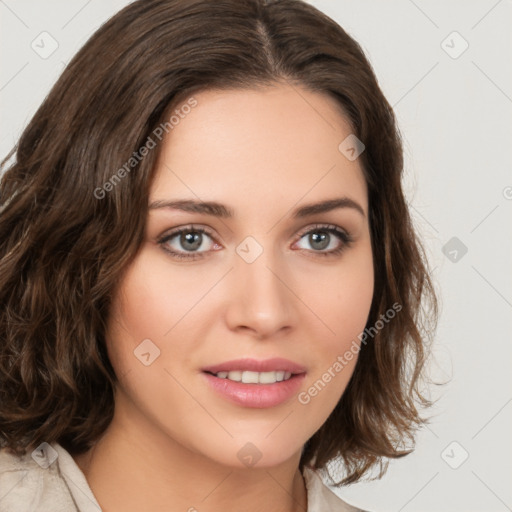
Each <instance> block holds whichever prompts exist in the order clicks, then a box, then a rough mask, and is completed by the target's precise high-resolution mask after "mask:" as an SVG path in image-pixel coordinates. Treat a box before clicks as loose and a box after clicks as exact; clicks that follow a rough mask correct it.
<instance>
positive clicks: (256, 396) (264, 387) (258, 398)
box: [203, 372, 306, 409]
mask: <svg viewBox="0 0 512 512" xmlns="http://www.w3.org/2000/svg"><path fill="white" fill-rule="evenodd" d="M203 375H204V376H205V377H206V380H207V381H208V384H209V385H210V386H211V387H212V388H213V389H214V390H215V391H216V392H217V393H219V394H221V395H222V396H223V397H224V398H227V399H228V400H230V401H231V402H234V403H235V404H238V405H242V406H244V407H253V408H256V409H264V408H266V407H275V406H277V405H280V404H282V403H284V402H286V401H287V400H289V399H290V398H292V397H293V396H294V395H295V394H296V393H297V392H298V391H299V389H300V387H301V385H302V382H303V381H304V377H305V376H306V374H305V373H299V374H296V375H292V376H291V377H290V378H289V379H288V380H283V381H281V382H275V383H274V384H244V383H243V382H235V381H233V380H229V379H220V378H219V377H216V376H215V375H212V374H210V373H206V372H203Z"/></svg>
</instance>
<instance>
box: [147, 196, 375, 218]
mask: <svg viewBox="0 0 512 512" xmlns="http://www.w3.org/2000/svg"><path fill="white" fill-rule="evenodd" d="M161 208H165V209H173V210H180V211H183V212H190V213H203V214H205V215H212V216H213V217H220V218H224V219H227V218H232V217H234V215H235V214H234V211H233V210H232V209H231V208H229V207H228V206H226V205H224V204H221V203H217V202H215V201H196V200H193V199H181V200H176V201H167V200H158V201H153V202H152V203H150V205H149V209H150V210H158V209H161ZM338 208H351V209H354V210H356V211H358V212H359V213H360V214H361V215H362V216H363V217H365V216H366V215H365V213H364V210H363V208H362V206H361V205H360V204H359V203H357V202H356V201H354V200H353V199H350V198H349V197H339V198H334V199H327V200H325V201H320V202H318V203H310V204H306V205H304V206H301V207H299V208H296V209H295V210H293V212H292V217H293V218H296V219H300V218H303V217H309V216H311V215H317V214H319V213H326V212H330V211H332V210H336V209H338Z"/></svg>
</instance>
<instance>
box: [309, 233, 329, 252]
mask: <svg viewBox="0 0 512 512" xmlns="http://www.w3.org/2000/svg"><path fill="white" fill-rule="evenodd" d="M319 233H320V235H319ZM310 237H311V240H312V243H311V245H312V247H314V248H315V249H325V248H326V247H327V246H328V245H329V241H328V239H327V233H325V232H324V231H319V232H318V233H313V234H312V235H310ZM315 244H319V245H316V246H315Z"/></svg>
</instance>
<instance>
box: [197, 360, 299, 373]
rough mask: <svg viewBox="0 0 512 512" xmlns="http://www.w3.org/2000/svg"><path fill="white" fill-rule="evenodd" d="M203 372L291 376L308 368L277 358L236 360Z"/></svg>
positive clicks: (210, 367)
mask: <svg viewBox="0 0 512 512" xmlns="http://www.w3.org/2000/svg"><path fill="white" fill-rule="evenodd" d="M202 371H203V372H206V373H212V374H214V375H215V374H217V373H219V372H233V371H241V372H244V371H249V372H258V373H262V372H278V371H284V372H290V373H291V374H299V373H305V372H306V368H305V367H304V366H302V365H300V364H298V363H295V362H293V361H290V360H288V359H283V358H280V357H275V358H272V359H266V360H262V361H258V360H256V359H248V358H245V359H234V360H232V361H225V362H224V363H220V364H216V365H212V366H206V367H204V368H202Z"/></svg>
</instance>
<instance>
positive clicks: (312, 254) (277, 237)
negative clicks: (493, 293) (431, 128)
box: [0, 0, 436, 512]
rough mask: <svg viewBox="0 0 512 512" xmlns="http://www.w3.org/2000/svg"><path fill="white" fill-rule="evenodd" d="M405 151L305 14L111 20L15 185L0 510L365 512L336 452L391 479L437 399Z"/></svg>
mask: <svg viewBox="0 0 512 512" xmlns="http://www.w3.org/2000/svg"><path fill="white" fill-rule="evenodd" d="M11 156H12V155H11ZM7 160H8V159H6V160H5V161H4V167H7ZM402 163H403V162H402V148H401V141H400V137H399V133H398V130H397V127H396V124H395V118H394V115H393V112H392V109H391V107H390V106H389V104H388V102H387V101H386V99H385V98H384V96H383V94H382V92H381V91H380V89H379V87H378V84H377V81H376V78H375V76H374V74H373V71H372V69H371V67H370V65H369V63H368V61H367V60H366V58H365V56H364V54H363V52H362V51H361V49H360V47H359V46H358V44H357V43H356V42H355V41H354V40H353V39H351V38H350V37H349V36H348V35H347V34H346V33H345V32H344V31H343V29H342V28H341V27H339V25H337V24H336V23H335V22H334V21H332V20H331V19H330V18H328V17H327V16H325V15H324V14H322V13H320V12H319V11H318V10H316V9H315V8H313V7H312V6H310V5H308V4H306V3H303V2H301V1H299V0H283V1H278V2H264V1H263V0H243V1H240V0H225V1H222V2H217V1H213V0H209V1H205V0H192V1H187V2H184V1H179V0H143V1H142V0H139V1H136V2H134V3H132V4H130V5H129V6H128V7H126V8H125V9H123V10H122V11H121V12H119V13H118V14H117V15H116V16H114V17H113V18H112V19H111V20H109V21H108V22H107V23H106V24H105V25H103V26H102V27H101V28H100V29H99V30H98V31H97V32H96V33H95V34H94V35H93V36H92V37H91V39H90V40H89V41H88V42H87V44H86V45H85V46H84V47H83V48H82V49H81V50H80V51H79V53H78V54H77V55H76V57H75V58H74V59H73V61H72V62H71V63H70V64H69V66H68V67H67V68H66V70H65V71H64V73H63V75H62V76H61V77H60V79H59V80H58V81H57V83H56V85H55V86H54V88H53V89H52V91H51V92H50V94H49V96H48V97H47V98H46V100H45V101H44V103H43V104H42V106H41V107H40V109H39V110H38V112H37V113H36V115H35V116H34V118H33V119H32V121H31V122H30V124H29V125H28V127H27V128H26V130H25V132H24V133H23V134H22V137H21V139H20V141H19V144H18V146H17V148H16V152H15V161H14V163H12V164H11V165H10V167H9V168H6V170H5V172H4V174H3V176H2V181H1V188H0V191H1V208H2V209H1V216H0V240H1V242H0V244H1V245H0V300H1V305H2V308H1V312H0V333H1V342H0V376H1V379H0V398H1V400H0V404H1V405H0V442H1V444H0V446H2V447H3V449H2V451H1V452H0V453H1V456H0V484H1V485H0V488H1V489H2V491H3V494H0V510H2V511H3V510H5V511H11V510H22V509H23V507H25V508H27V507H28V508H30V507H32V508H31V509H33V510H41V511H44V510H52V511H56V510H66V511H67V510H80V511H92V510H95V511H97V510H104V511H116V510H123V512H127V511H131V510H134V511H135V510H137V511H140V510H151V511H160V510H162V511H163V510H166V511H168V510H173V511H174V510H189V511H194V510H198V511H217V510H226V509H232V510H245V511H251V510H254V511H256V510H269V511H272V510H276V511H292V510H304V511H308V512H313V511H315V512H320V511H322V512H324V511H328V510H356V509H355V508H353V507H352V506H350V505H349V504H347V503H345V502H344V501H342V500H341V499H340V498H338V497H337V496H336V495H335V494H334V493H333V492H332V491H331V490H329V488H328V487H327V486H326V485H325V484H323V482H322V480H321V479H320V477H321V476H322V475H324V476H325V470H327V469H328V468H327V465H328V464H331V463H333V462H334V461H341V462H342V466H341V471H342V478H341V479H340V480H339V481H338V482H335V483H336V484H337V485H343V484H347V483H352V482H356V481H357V480H359V479H361V478H362V477H363V476H364V475H367V474H368V473H369V472H370V471H371V470H372V469H374V468H377V469H378V470H380V475H382V474H383V472H384V470H385V467H386V465H385V461H386V459H388V458H395V457H401V456H403V455H406V454H407V453H409V452H410V451H411V450H412V442H413V439H414V437H413V434H414V431H415V429H416V428H418V427H419V426H420V425H421V424H422V423H423V422H424V420H423V419H422V417H421V416H420V414H419V412H418V410H417V408H416V404H417V403H418V401H419V402H420V403H423V404H424V405H428V401H427V400H426V399H424V398H423V397H422V395H421V394H420V392H419V391H418V387H419V384H418V383H419V378H420V375H421V372H422V369H423V366H424V361H425V354H426V348H425V345H426V343H427V341H428V334H429V333H431V332H432V327H433V325H432V326H429V327H425V325H426V324H425V325H424V322H426V321H427V320H432V323H433V322H434V321H435V318H436V301H435V295H434V292H433V289H432V285H431V282H430V280H429V275H428V272H427V268H426V263H425V260H424V256H423V251H422V249H421V245H420V243H419V241H418V240H417V237H416V234H415V232H414V229H413V226H412V224H411V220H410V217H409V213H408V209H407V204H406V201H405V198H404V195H403V192H402V188H401V172H402ZM425 304H427V305H430V306H431V315H430V317H429V318H428V319H422V318H421V317H420V314H419V313H420V307H425ZM27 475H28V478H25V477H26V476H27ZM2 507H3V508H2Z"/></svg>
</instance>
